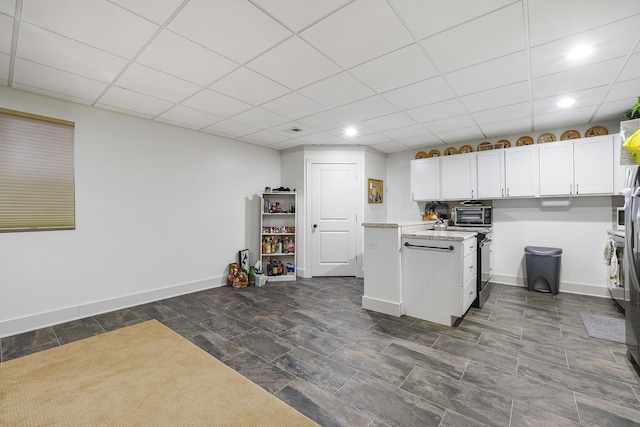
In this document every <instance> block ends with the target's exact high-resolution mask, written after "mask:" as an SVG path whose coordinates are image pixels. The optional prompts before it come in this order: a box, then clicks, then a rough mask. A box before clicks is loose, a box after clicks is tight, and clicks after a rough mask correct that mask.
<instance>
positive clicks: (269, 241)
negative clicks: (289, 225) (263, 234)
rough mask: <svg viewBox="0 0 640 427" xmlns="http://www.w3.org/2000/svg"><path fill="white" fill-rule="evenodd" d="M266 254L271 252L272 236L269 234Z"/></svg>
mask: <svg viewBox="0 0 640 427" xmlns="http://www.w3.org/2000/svg"><path fill="white" fill-rule="evenodd" d="M264 253H265V254H270V253H271V238H270V237H269V236H267V241H266V244H265V252H264Z"/></svg>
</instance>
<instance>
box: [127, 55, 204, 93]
mask: <svg viewBox="0 0 640 427" xmlns="http://www.w3.org/2000/svg"><path fill="white" fill-rule="evenodd" d="M116 85H117V86H118V87H122V88H125V89H130V90H133V91H136V92H140V93H144V94H145V95H150V96H155V97H157V98H160V99H165V100H167V101H172V102H180V101H182V100H183V99H185V98H187V97H189V96H190V95H192V94H194V93H195V92H196V91H198V90H199V89H200V87H199V86H196V85H194V84H193V83H189V82H186V81H184V80H182V79H179V78H177V77H173V76H170V75H168V74H165V73H162V72H160V71H156V70H154V69H152V68H149V67H145V66H144V65H140V64H131V66H130V67H129V68H127V70H126V71H125V72H124V73H122V75H121V76H120V78H119V79H118V80H117V81H116Z"/></svg>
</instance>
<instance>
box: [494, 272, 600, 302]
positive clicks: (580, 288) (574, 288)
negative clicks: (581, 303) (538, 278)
mask: <svg viewBox="0 0 640 427" xmlns="http://www.w3.org/2000/svg"><path fill="white" fill-rule="evenodd" d="M491 282H493V283H500V284H503V285H511V286H521V287H525V286H527V285H526V283H525V280H524V278H523V277H520V276H507V275H504V274H494V275H493V276H491ZM559 291H560V292H565V293H568V294H580V295H589V296H594V297H602V298H610V295H609V289H608V288H607V287H606V285H603V286H596V285H590V284H587V283H575V282H563V281H560V287H559Z"/></svg>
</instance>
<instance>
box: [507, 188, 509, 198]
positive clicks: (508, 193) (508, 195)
mask: <svg viewBox="0 0 640 427" xmlns="http://www.w3.org/2000/svg"><path fill="white" fill-rule="evenodd" d="M507 197H509V187H507Z"/></svg>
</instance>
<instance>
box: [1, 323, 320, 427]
mask: <svg viewBox="0 0 640 427" xmlns="http://www.w3.org/2000/svg"><path fill="white" fill-rule="evenodd" d="M0 425H1V426H12V427H14V426H105V425H106V426H146V425H149V426H283V427H287V426H292V427H293V426H296V427H298V426H317V424H315V423H314V422H313V421H311V420H310V419H309V418H307V417H305V416H304V415H302V414H301V413H299V412H297V411H296V410H295V409H293V408H291V407H290V406H288V405H287V404H285V403H284V402H282V401H280V400H279V399H278V398H276V397H274V396H272V395H271V394H270V393H268V392H267V391H265V390H263V389H262V388H260V387H259V386H257V385H256V384H254V383H252V382H251V381H249V380H248V379H246V378H245V377H243V376H242V375H240V374H238V373H237V372H235V371H234V370H233V369H231V368H229V367H228V366H226V365H225V364H224V363H222V362H220V361H218V360H217V359H215V358H214V357H212V356H210V355H209V354H207V353H206V352H204V351H202V350H201V349H199V348H198V347H196V346H195V345H193V344H192V343H191V342H189V341H187V340H186V339H184V338H182V337H181V336H180V335H178V334H176V333H175V332H173V331H172V330H170V329H169V328H167V327H165V326H164V325H162V324H161V323H159V322H157V321H154V320H152V321H149V322H145V323H141V324H138V325H134V326H129V327H126V328H123V329H119V330H116V331H113V332H109V333H106V334H102V335H98V336H95V337H91V338H87V339H84V340H81V341H76V342H73V343H70V344H67V345H64V346H61V347H56V348H53V349H50V350H45V351H43V352H40V353H36V354H32V355H29V356H25V357H22V358H19V359H14V360H10V361H8V362H5V363H0Z"/></svg>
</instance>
